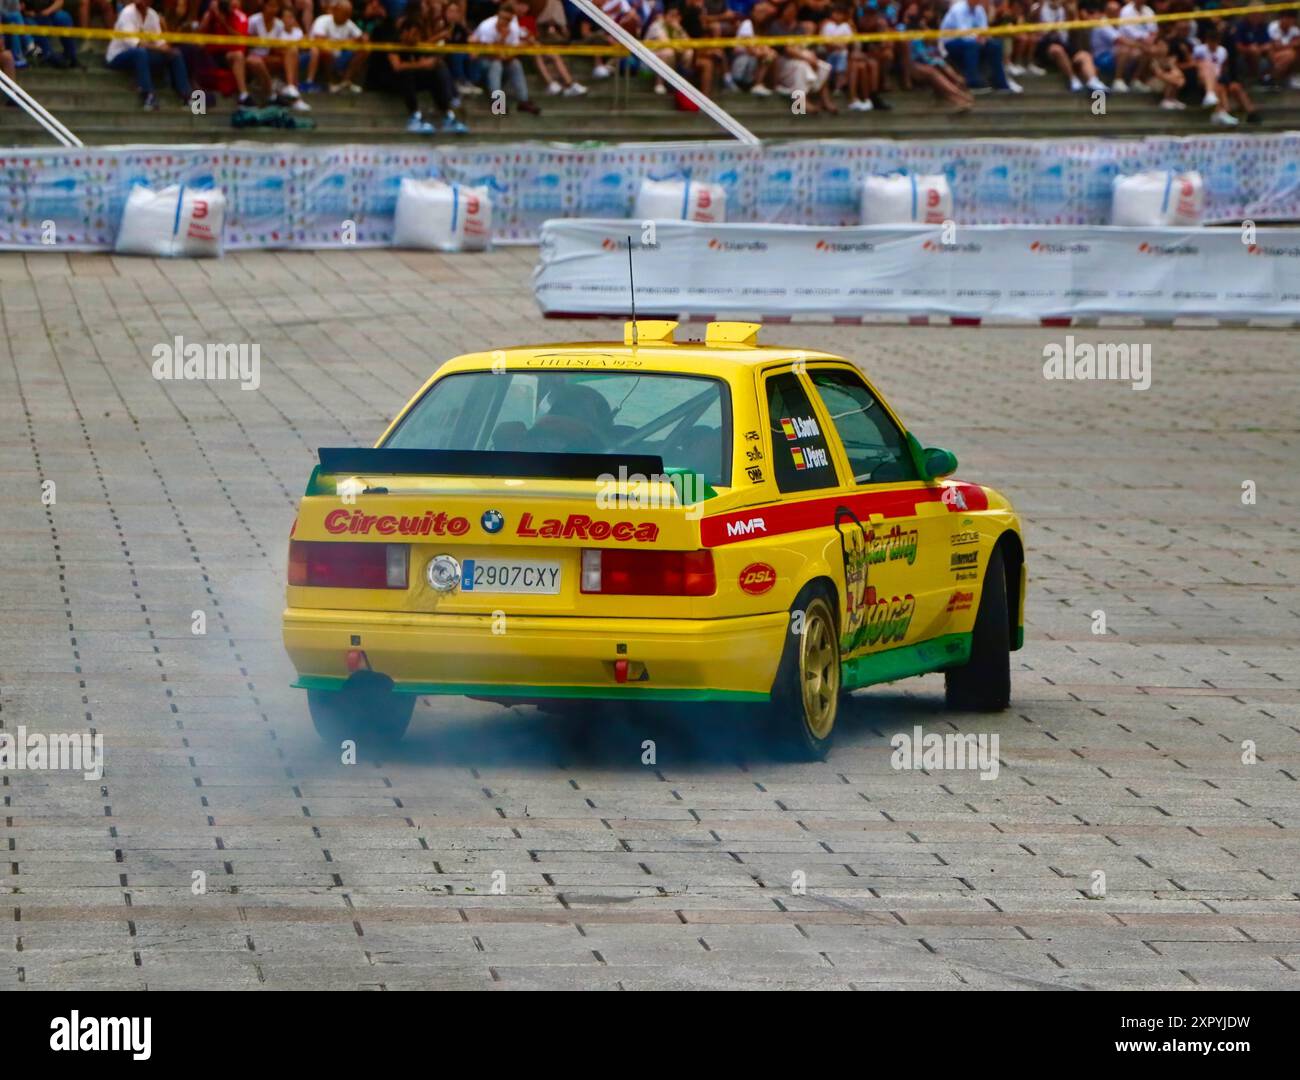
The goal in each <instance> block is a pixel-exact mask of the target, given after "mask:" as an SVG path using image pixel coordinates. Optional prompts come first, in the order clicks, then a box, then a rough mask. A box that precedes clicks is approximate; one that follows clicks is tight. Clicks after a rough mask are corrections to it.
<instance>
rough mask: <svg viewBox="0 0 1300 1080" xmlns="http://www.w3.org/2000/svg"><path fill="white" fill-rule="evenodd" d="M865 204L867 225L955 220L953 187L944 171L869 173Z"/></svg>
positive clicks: (864, 215) (863, 205) (864, 188)
mask: <svg viewBox="0 0 1300 1080" xmlns="http://www.w3.org/2000/svg"><path fill="white" fill-rule="evenodd" d="M861 206H862V224H863V225H939V224H941V223H943V222H945V221H951V220H952V187H951V186H950V185H949V184H948V178H947V177H946V176H944V175H943V174H942V173H937V174H934V175H931V176H915V175H913V174H912V173H903V174H897V173H895V174H892V175H889V176H868V177H867V178H866V180H864V181H863V182H862V203H861Z"/></svg>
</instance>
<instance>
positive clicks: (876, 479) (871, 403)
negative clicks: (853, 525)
mask: <svg viewBox="0 0 1300 1080" xmlns="http://www.w3.org/2000/svg"><path fill="white" fill-rule="evenodd" d="M808 374H809V377H810V378H811V379H812V382H813V385H814V386H816V387H817V392H818V393H819V394H820V395H821V399H822V404H823V405H825V406H826V412H827V413H829V414H830V417H831V422H832V423H833V424H834V425H835V431H836V433H837V434H838V435H839V437H840V442H842V443H843V444H844V453H845V454H846V455H847V456H848V459H849V466H850V467H851V468H852V470H853V482H854V483H855V484H890V483H898V482H899V481H900V480H919V479H920V477H919V476H918V475H917V473H916V464H915V463H914V462H913V461H912V455H911V454H910V453H909V452H908V449H907V440H906V439H905V438H904V437H903V433H902V432H901V431H900V430H899V428H898V425H897V424H895V423H894V421H893V419H892V418H891V417H890V415H889V414H888V413H887V412H885V410H884V407H883V406H881V405H880V403H879V402H877V401H876V398H875V395H873V394H872V393H871V391H870V390H869V389H868V388H867V385H866V383H864V382H863V381H862V380H861V379H860V378H858V376H857V375H855V374H854V373H853V372H851V371H843V370H838V371H837V370H827V369H825V368H823V369H821V370H815V369H814V370H812V371H809V373H808Z"/></svg>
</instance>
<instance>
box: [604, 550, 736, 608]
mask: <svg viewBox="0 0 1300 1080" xmlns="http://www.w3.org/2000/svg"><path fill="white" fill-rule="evenodd" d="M581 587H582V591H583V592H584V593H601V594H603V595H606V596H712V595H713V594H714V593H715V592H716V591H717V580H716V578H715V576H714V573H713V552H711V551H709V550H707V549H702V550H700V551H622V550H617V549H610V548H586V549H584V550H583V552H582V584H581Z"/></svg>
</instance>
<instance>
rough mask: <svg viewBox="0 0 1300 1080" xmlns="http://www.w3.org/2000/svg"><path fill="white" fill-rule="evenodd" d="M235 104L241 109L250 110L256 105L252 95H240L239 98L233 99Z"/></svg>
mask: <svg viewBox="0 0 1300 1080" xmlns="http://www.w3.org/2000/svg"><path fill="white" fill-rule="evenodd" d="M235 104H237V105H238V106H239V107H240V108H243V109H251V108H252V107H253V106H254V105H256V104H257V102H256V101H254V100H253V95H252V94H240V95H239V97H237V98H236V99H235Z"/></svg>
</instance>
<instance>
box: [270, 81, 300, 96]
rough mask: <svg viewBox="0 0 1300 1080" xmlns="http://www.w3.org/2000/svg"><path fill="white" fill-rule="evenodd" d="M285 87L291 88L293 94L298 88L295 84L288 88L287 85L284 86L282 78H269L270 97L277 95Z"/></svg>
mask: <svg viewBox="0 0 1300 1080" xmlns="http://www.w3.org/2000/svg"><path fill="white" fill-rule="evenodd" d="M286 89H292V90H293V92H294V93H295V94H296V93H297V92H298V88H297V87H296V86H294V87H292V88H288V87H286V86H285V85H284V80H283V79H272V80H271V96H272V97H279V96H280V94H281V93H282V92H283V91H284V90H286Z"/></svg>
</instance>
